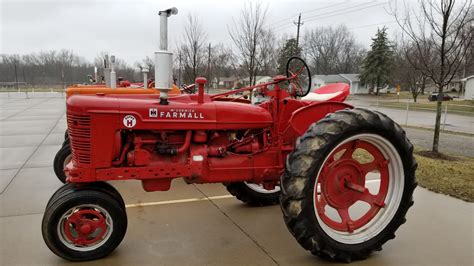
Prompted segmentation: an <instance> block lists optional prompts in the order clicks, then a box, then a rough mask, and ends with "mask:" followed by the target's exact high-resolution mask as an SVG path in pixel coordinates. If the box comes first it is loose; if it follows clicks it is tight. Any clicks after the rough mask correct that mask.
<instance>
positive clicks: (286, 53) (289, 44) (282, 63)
mask: <svg viewBox="0 0 474 266" xmlns="http://www.w3.org/2000/svg"><path fill="white" fill-rule="evenodd" d="M300 53H301V49H300V48H299V47H297V46H296V39H295V38H291V39H288V40H287V41H286V43H285V45H284V46H283V48H282V49H281V51H280V55H279V57H278V74H282V75H285V74H286V73H285V71H286V63H287V62H288V59H290V57H292V56H299V55H300Z"/></svg>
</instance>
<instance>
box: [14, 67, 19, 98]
mask: <svg viewBox="0 0 474 266" xmlns="http://www.w3.org/2000/svg"><path fill="white" fill-rule="evenodd" d="M13 66H14V67H15V87H16V91H19V90H18V73H17V71H16V60H15V61H14V62H13Z"/></svg>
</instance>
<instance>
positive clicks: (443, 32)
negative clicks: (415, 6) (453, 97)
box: [392, 0, 472, 153]
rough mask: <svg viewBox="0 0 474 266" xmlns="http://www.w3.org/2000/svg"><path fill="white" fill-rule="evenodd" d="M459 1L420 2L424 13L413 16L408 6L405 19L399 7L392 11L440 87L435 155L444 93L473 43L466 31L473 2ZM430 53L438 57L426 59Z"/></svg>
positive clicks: (428, 74) (425, 68)
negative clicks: (425, 55)
mask: <svg viewBox="0 0 474 266" xmlns="http://www.w3.org/2000/svg"><path fill="white" fill-rule="evenodd" d="M456 2H457V1H456V0H439V1H422V0H419V4H420V6H421V14H413V12H411V11H410V9H409V8H408V7H407V5H406V3H405V7H407V8H406V10H405V16H404V17H402V16H400V15H399V13H398V12H397V10H396V7H394V8H392V11H393V14H394V15H395V17H396V19H397V21H398V24H399V25H400V27H401V28H402V29H403V31H404V32H405V33H406V34H407V35H408V36H409V37H410V39H411V40H412V41H413V43H414V45H415V47H416V52H417V53H416V54H417V55H416V56H417V57H418V58H419V59H420V63H421V65H422V67H421V68H420V70H421V71H422V72H423V74H424V75H426V76H427V77H428V78H429V79H431V80H432V81H433V83H434V84H435V85H436V87H437V88H438V93H439V94H438V101H437V108H436V110H437V111H436V123H435V131H434V137H433V148H432V151H433V152H435V153H437V152H438V150H439V149H438V145H439V131H440V122H441V106H442V99H443V97H442V94H443V91H444V88H445V87H447V86H448V84H449V83H450V82H451V81H452V80H453V78H454V77H455V75H456V73H458V71H459V69H460V68H461V66H462V63H463V61H464V58H465V56H466V54H467V51H468V50H467V47H469V46H470V44H471V42H472V36H470V35H467V34H465V32H464V31H463V29H465V28H466V27H467V26H468V25H471V23H472V17H470V12H471V10H472V0H466V1H462V2H461V3H456ZM427 51H432V52H433V53H434V54H435V55H436V56H434V57H424V56H423V55H424V54H426V52H427Z"/></svg>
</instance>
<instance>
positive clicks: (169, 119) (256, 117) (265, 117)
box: [67, 94, 273, 130]
mask: <svg viewBox="0 0 474 266" xmlns="http://www.w3.org/2000/svg"><path fill="white" fill-rule="evenodd" d="M159 102H160V99H159V96H158V95H151V94H149V95H103V94H98V95H73V96H71V97H70V98H69V99H68V100H67V111H68V114H76V115H89V116H94V115H98V116H101V117H102V118H104V116H109V119H107V120H108V121H110V122H112V123H113V124H115V125H119V127H122V128H124V129H127V128H128V129H146V130H153V129H157V130H226V129H228V130H235V129H248V128H264V127H268V126H271V125H272V122H273V120H272V116H271V114H270V113H269V112H268V110H267V109H265V108H262V107H260V106H255V105H250V104H245V103H234V102H222V101H212V100H211V99H210V98H209V96H208V95H205V99H204V103H197V95H187V94H184V95H179V96H175V97H171V98H170V99H169V104H168V105H160V104H159Z"/></svg>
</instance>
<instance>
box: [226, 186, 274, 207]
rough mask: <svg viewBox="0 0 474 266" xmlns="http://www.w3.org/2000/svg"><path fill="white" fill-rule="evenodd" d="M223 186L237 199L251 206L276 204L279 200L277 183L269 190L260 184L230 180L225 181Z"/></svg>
mask: <svg viewBox="0 0 474 266" xmlns="http://www.w3.org/2000/svg"><path fill="white" fill-rule="evenodd" d="M224 186H225V187H226V188H227V191H229V193H230V194H232V195H233V196H235V197H236V198H237V199H238V200H240V201H242V202H245V203H247V204H249V205H251V206H268V205H275V204H278V202H279V197H280V186H279V185H277V186H275V188H273V189H270V190H268V189H266V188H264V187H263V185H262V184H254V183H248V182H230V183H225V184H224Z"/></svg>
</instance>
